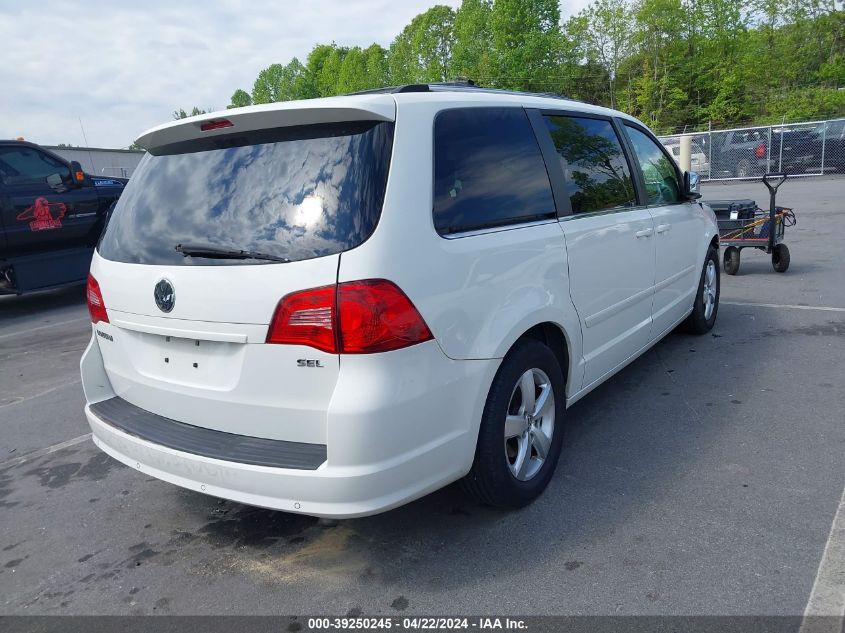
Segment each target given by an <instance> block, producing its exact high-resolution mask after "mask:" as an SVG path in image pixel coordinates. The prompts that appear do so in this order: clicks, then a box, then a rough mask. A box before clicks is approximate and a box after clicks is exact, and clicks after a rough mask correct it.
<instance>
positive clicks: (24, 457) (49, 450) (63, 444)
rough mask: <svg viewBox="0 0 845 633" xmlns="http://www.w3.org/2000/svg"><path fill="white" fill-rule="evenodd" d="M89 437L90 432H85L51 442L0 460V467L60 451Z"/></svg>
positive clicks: (8, 466)
mask: <svg viewBox="0 0 845 633" xmlns="http://www.w3.org/2000/svg"><path fill="white" fill-rule="evenodd" d="M89 439H91V434H90V433H86V434H85V435H80V436H79V437H75V438H73V439H72V440H68V441H66V442H60V443H59V444H53V445H52V446H48V447H47V448H41V449H38V450H37V451H32V452H31V453H27V454H26V455H21V456H20V457H15V458H14V459H10V460H7V461H5V462H0V468H11V467H12V466H17V465H19V464H23V463H24V462H28V461H31V460H33V459H38V458H39V457H44V456H45V455H49V454H50V453H55V452H56V451H60V450H62V449H63V448H68V447H69V446H75V445H77V444H81V443H82V442H84V441H85V440H89Z"/></svg>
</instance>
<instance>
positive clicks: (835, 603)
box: [798, 490, 845, 633]
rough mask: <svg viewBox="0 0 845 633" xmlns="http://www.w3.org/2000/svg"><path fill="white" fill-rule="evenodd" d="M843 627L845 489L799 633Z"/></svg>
mask: <svg viewBox="0 0 845 633" xmlns="http://www.w3.org/2000/svg"><path fill="white" fill-rule="evenodd" d="M843 626H845V490H843V491H842V498H841V499H840V500H839V507H838V508H837V510H836V515H835V516H834V517H833V524H832V525H831V526H830V536H828V537H827V544H826V545H825V548H824V554H822V561H821V563H819V571H818V573H816V581H815V582H814V583H813V590H812V591H811V592H810V600H809V601H808V602H807V608H806V609H805V610H804V620H803V621H802V623H801V628H800V629H799V631H798V633H841V632H842V631H843Z"/></svg>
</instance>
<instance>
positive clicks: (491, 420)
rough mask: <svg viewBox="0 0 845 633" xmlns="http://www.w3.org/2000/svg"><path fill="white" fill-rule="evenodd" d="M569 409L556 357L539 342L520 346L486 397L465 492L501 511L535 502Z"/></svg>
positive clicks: (552, 467) (553, 460)
mask: <svg viewBox="0 0 845 633" xmlns="http://www.w3.org/2000/svg"><path fill="white" fill-rule="evenodd" d="M565 410H566V394H565V380H564V377H563V371H562V369H561V367H560V364H559V363H558V361H557V358H556V357H555V355H554V353H552V351H551V350H550V349H549V348H548V347H547V346H546V345H544V344H543V343H541V342H540V341H536V340H534V339H524V340H522V341H519V342H517V344H516V346H514V348H513V349H511V351H510V352H509V353H508V355H507V356H505V358H504V360H503V361H502V365H501V366H500V367H499V371H498V372H496V377H495V378H494V379H493V384H492V385H491V387H490V392H489V394H488V395H487V402H486V404H485V405H484V413H483V415H482V417H481V426H480V428H479V431H478V443H477V445H476V449H475V459H474V460H473V464H472V468H471V469H470V471H469V474H467V476H466V477H465V478H464V479H463V480H461V486H462V488H463V489H464V491H465V492H466V493H467V494H469V495H470V496H471V497H473V498H474V499H475V500H476V501H479V502H481V503H485V504H487V505H491V506H496V507H499V508H508V509H513V508H521V507H523V506H525V505H528V504H529V503H531V502H532V501H534V499H536V498H537V497H538V496H540V494H541V493H542V492H543V490H545V488H546V486H547V485H548V484H549V481H550V480H551V478H552V475H553V474H554V471H555V466H556V465H557V461H558V457H560V451H561V446H562V443H563V416H564V412H565Z"/></svg>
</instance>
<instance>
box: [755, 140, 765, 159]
mask: <svg viewBox="0 0 845 633" xmlns="http://www.w3.org/2000/svg"><path fill="white" fill-rule="evenodd" d="M754 155H755V156H756V157H757V158H766V145H765V143H760V144H759V145H758V146H757V147H756V148H754Z"/></svg>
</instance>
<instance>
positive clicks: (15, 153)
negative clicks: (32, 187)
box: [0, 146, 70, 185]
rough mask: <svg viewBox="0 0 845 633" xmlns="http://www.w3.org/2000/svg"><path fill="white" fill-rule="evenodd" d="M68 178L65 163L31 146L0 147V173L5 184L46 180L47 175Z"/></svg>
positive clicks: (42, 181)
mask: <svg viewBox="0 0 845 633" xmlns="http://www.w3.org/2000/svg"><path fill="white" fill-rule="evenodd" d="M53 174H59V175H61V176H62V177H63V178H70V170H69V169H68V167H67V165H65V164H64V163H62V162H60V161H58V160H56V159H54V158H53V157H51V156H48V155H47V154H45V153H43V152H39V151H38V150H37V149H33V148H31V147H14V146H13V147H0V175H2V177H3V181H4V182H5V183H6V184H7V185H19V184H33V183H44V182H46V178H47V176H52V175H53Z"/></svg>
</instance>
